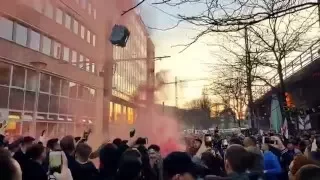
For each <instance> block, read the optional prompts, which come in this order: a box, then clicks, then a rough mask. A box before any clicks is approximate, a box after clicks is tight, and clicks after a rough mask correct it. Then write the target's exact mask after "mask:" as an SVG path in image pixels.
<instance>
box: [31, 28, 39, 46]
mask: <svg viewBox="0 0 320 180" xmlns="http://www.w3.org/2000/svg"><path fill="white" fill-rule="evenodd" d="M30 48H31V49H33V50H36V51H39V50H40V34H39V33H37V32H35V31H32V30H31V34H30Z"/></svg>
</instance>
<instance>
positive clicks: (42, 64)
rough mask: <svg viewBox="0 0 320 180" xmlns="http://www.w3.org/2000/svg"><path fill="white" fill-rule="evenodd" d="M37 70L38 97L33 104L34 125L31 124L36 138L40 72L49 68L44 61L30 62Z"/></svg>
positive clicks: (36, 96)
mask: <svg viewBox="0 0 320 180" xmlns="http://www.w3.org/2000/svg"><path fill="white" fill-rule="evenodd" d="M30 65H32V66H33V67H34V68H35V69H36V74H37V79H36V95H35V100H34V104H33V114H32V123H31V133H32V135H33V136H34V137H36V132H37V131H36V129H37V112H38V104H39V93H40V72H41V70H43V69H45V68H46V67H47V63H45V62H43V61H32V62H30Z"/></svg>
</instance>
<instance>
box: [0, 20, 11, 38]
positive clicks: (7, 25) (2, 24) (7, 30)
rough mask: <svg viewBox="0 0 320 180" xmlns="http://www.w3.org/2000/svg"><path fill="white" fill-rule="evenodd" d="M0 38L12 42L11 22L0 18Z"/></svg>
mask: <svg viewBox="0 0 320 180" xmlns="http://www.w3.org/2000/svg"><path fill="white" fill-rule="evenodd" d="M0 29H1V31H0V37H1V38H4V39H6V40H12V35H13V22H12V21H10V20H8V19H6V18H4V17H1V16H0Z"/></svg>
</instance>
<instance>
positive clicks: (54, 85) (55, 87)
mask: <svg viewBox="0 0 320 180" xmlns="http://www.w3.org/2000/svg"><path fill="white" fill-rule="evenodd" d="M51 94H54V95H60V79H59V78H57V77H53V76H52V77H51Z"/></svg>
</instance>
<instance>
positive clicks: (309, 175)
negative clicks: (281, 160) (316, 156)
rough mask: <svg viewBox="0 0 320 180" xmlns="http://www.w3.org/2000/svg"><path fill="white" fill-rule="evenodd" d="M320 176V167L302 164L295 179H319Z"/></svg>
mask: <svg viewBox="0 0 320 180" xmlns="http://www.w3.org/2000/svg"><path fill="white" fill-rule="evenodd" d="M319 178H320V167H319V166H316V165H305V166H302V167H301V168H300V169H299V171H298V172H297V173H296V177H295V180H318V179H319Z"/></svg>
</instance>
